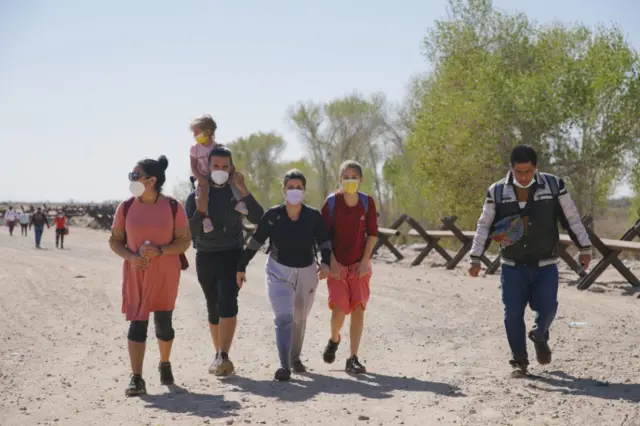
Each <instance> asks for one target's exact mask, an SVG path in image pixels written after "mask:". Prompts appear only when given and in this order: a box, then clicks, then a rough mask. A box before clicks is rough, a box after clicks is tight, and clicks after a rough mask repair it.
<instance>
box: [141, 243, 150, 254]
mask: <svg viewBox="0 0 640 426" xmlns="http://www.w3.org/2000/svg"><path fill="white" fill-rule="evenodd" d="M148 244H151V241H145V242H144V244H143V245H142V247H144V246H146V245H148ZM142 247H140V250H139V253H140V254H142Z"/></svg>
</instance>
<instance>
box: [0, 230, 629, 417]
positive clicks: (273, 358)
mask: <svg viewBox="0 0 640 426" xmlns="http://www.w3.org/2000/svg"><path fill="white" fill-rule="evenodd" d="M0 231H6V230H5V229H4V228H0ZM107 235H108V234H106V233H104V232H99V231H90V230H84V229H72V233H71V235H69V238H68V240H67V243H66V245H67V248H66V249H65V250H57V249H55V248H54V247H53V246H54V244H53V238H54V235H53V232H51V231H45V236H44V242H43V247H44V248H45V249H44V250H36V249H35V248H33V241H32V237H31V236H29V237H28V238H23V237H19V236H14V237H12V238H10V237H9V236H8V233H6V232H0V285H1V287H2V291H1V293H0V308H1V309H0V369H1V370H0V425H2V426H31V425H65V426H66V425H83V426H87V425H100V426H105V425H150V426H156V425H163V426H164V425H172V426H173V425H202V424H223V425H224V424H228V425H231V424H235V425H244V424H254V425H255V424H265V425H277V424H288V425H293V426H298V425H300V426H303V425H307V424H309V425H311V424H339V425H352V424H353V425H367V424H368V425H399V424H404V425H453V424H455V425H474V426H480V425H536V426H537V425H616V426H619V425H624V426H630V425H640V408H639V407H640V358H639V357H640V300H639V299H636V298H632V297H624V296H621V295H619V294H597V293H593V292H579V291H577V290H576V289H575V288H569V287H566V286H563V288H562V289H561V294H560V298H561V301H560V308H559V315H558V318H557V320H556V322H555V324H554V326H553V329H552V331H551V334H552V344H553V348H554V351H555V352H554V362H553V363H552V364H551V365H550V366H548V367H545V368H541V367H539V366H537V365H534V366H533V373H535V374H536V375H539V378H537V379H531V380H523V379H520V380H518V379H511V378H509V377H508V373H509V372H510V368H509V366H508V364H507V360H508V358H509V357H508V346H507V342H506V338H505V335H504V330H503V324H502V306H501V303H500V297H499V295H500V290H499V283H498V279H497V277H491V278H479V279H475V280H472V279H470V278H468V277H466V276H465V275H464V271H463V269H458V270H456V271H445V270H444V269H442V268H438V269H436V268H429V267H427V266H424V267H422V266H421V267H416V268H409V267H407V266H406V265H402V264H401V265H390V264H387V263H384V262H377V263H376V264H375V265H374V267H375V275H374V279H373V281H372V300H371V303H370V305H369V310H368V313H367V317H366V330H365V335H364V338H363V346H362V349H361V358H362V359H363V360H364V363H365V365H367V367H368V369H369V370H370V371H371V374H367V375H366V376H363V377H359V378H353V377H349V376H348V375H346V374H345V373H344V372H343V371H342V369H343V367H344V360H345V359H346V356H347V355H348V353H347V351H348V348H347V346H348V345H346V344H345V345H342V346H341V347H340V350H339V352H338V360H337V361H336V363H335V364H333V365H327V364H324V363H323V362H322V358H321V352H322V349H323V347H324V345H325V344H326V341H327V338H328V320H329V312H328V310H327V306H326V299H327V292H326V285H325V284H324V283H321V285H320V287H319V291H318V294H317V297H316V303H315V306H314V309H313V312H312V314H311V317H310V320H309V324H308V327H307V338H306V342H305V350H304V356H303V360H304V361H305V363H306V364H307V365H308V366H309V367H310V368H311V372H310V373H309V374H307V375H305V376H298V377H296V380H294V381H292V382H291V383H275V382H273V380H272V376H273V372H274V371H275V369H276V368H277V365H278V364H277V354H276V351H275V336H274V331H273V323H272V316H271V310H270V307H269V304H268V301H267V299H266V295H265V288H264V281H263V272H262V264H263V262H264V257H263V256H262V255H258V256H256V259H255V260H254V261H253V263H252V265H251V267H250V269H249V271H248V274H247V276H248V282H247V283H246V284H245V287H244V288H243V290H242V292H241V296H240V317H239V327H238V333H237V337H236V340H235V345H234V347H233V350H232V352H231V358H232V359H233V360H234V362H235V364H236V367H237V375H236V376H235V377H232V378H229V379H227V380H225V381H219V380H217V379H216V378H214V377H213V376H210V375H209V374H208V373H207V367H208V365H209V364H210V362H211V361H212V356H213V355H212V352H213V350H212V347H211V344H210V341H209V337H208V331H207V326H206V312H205V305H204V298H203V296H202V294H201V290H200V287H199V285H198V283H197V281H196V279H195V271H194V268H193V267H192V268H190V269H189V271H187V273H186V274H185V275H184V277H183V280H182V282H181V290H180V296H179V299H178V307H177V310H176V313H175V328H176V341H175V345H174V348H175V349H174V353H173V356H172V361H173V366H174V375H175V376H176V383H177V386H175V387H173V388H172V389H168V388H166V387H163V386H161V385H160V384H159V379H158V374H157V370H156V366H157V362H158V354H157V350H156V347H155V344H154V342H153V340H150V344H149V347H148V349H147V359H146V363H145V377H146V380H147V388H148V392H149V395H148V396H146V397H143V398H131V399H127V398H125V397H124V388H125V386H126V384H127V382H128V359H127V352H126V329H127V324H126V323H125V321H124V318H123V316H122V315H121V314H120V265H121V262H120V261H119V260H118V258H117V257H116V256H115V255H114V254H112V253H111V252H110V250H109V248H108V246H107ZM189 257H190V259H191V261H192V264H193V252H190V253H189ZM528 315H529V316H528V321H529V322H530V321H531V319H532V316H531V315H530V314H528ZM569 321H584V322H586V323H587V325H586V326H585V327H584V328H578V329H575V328H569V327H568V326H567V323H568V322H569ZM347 335H348V329H347V332H346V333H345V335H344V338H345V342H346V341H347V340H346V338H347V337H348V336H347ZM150 336H153V332H151V333H150ZM530 350H531V353H533V348H532V347H531V348H530Z"/></svg>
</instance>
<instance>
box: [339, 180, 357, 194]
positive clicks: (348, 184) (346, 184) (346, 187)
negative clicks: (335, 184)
mask: <svg viewBox="0 0 640 426" xmlns="http://www.w3.org/2000/svg"><path fill="white" fill-rule="evenodd" d="M359 187H360V181H359V180H358V179H345V180H343V181H342V190H343V191H344V193H345V194H355V193H356V192H358V188H359Z"/></svg>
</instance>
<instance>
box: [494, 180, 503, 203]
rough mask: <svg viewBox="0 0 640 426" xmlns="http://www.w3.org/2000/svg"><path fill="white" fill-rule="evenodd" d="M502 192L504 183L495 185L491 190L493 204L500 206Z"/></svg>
mask: <svg viewBox="0 0 640 426" xmlns="http://www.w3.org/2000/svg"><path fill="white" fill-rule="evenodd" d="M503 191H504V183H496V186H494V188H493V201H494V203H495V204H502V192H503Z"/></svg>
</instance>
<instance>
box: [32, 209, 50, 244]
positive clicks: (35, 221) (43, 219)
mask: <svg viewBox="0 0 640 426" xmlns="http://www.w3.org/2000/svg"><path fill="white" fill-rule="evenodd" d="M45 225H46V226H47V228H50V225H49V221H48V220H47V215H46V214H44V212H43V211H42V208H40V207H38V209H37V210H36V212H35V213H34V214H33V215H32V216H31V223H29V228H31V227H32V226H33V229H34V234H35V237H36V248H40V241H41V240H42V233H43V232H44V227H45Z"/></svg>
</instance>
